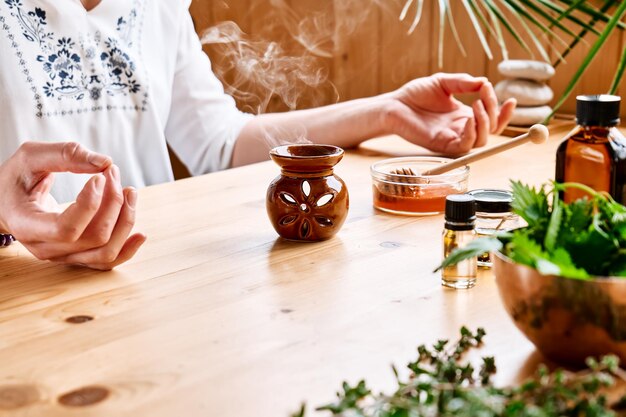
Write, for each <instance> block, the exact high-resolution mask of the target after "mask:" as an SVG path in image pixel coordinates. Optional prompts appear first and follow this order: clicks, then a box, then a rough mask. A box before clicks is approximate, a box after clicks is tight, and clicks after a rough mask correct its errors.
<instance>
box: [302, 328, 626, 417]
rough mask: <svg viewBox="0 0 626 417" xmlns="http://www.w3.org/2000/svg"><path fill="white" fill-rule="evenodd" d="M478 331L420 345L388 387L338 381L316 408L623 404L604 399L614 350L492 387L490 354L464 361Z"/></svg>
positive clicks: (489, 413)
mask: <svg viewBox="0 0 626 417" xmlns="http://www.w3.org/2000/svg"><path fill="white" fill-rule="evenodd" d="M484 336H485V331H484V330H483V329H481V328H479V329H478V330H477V331H476V332H471V331H470V330H468V329H467V328H465V327H464V328H462V329H461V336H460V338H459V340H458V341H457V342H456V343H454V344H451V343H449V342H448V341H447V340H440V341H438V342H437V343H435V344H434V345H433V346H432V347H431V348H428V347H426V346H425V345H421V346H419V347H418V348H417V352H418V357H417V359H415V360H414V361H413V362H410V363H409V364H408V365H407V368H408V371H409V374H408V377H406V378H403V377H402V376H400V372H398V371H397V370H396V368H393V372H394V374H395V376H396V380H397V384H398V387H397V389H396V390H395V391H394V392H393V393H391V394H382V393H381V394H374V393H373V392H372V391H371V390H370V389H369V388H368V387H367V384H366V383H365V381H363V380H361V381H359V382H358V383H357V384H356V385H354V386H352V385H350V384H348V383H347V382H344V383H343V386H342V390H341V391H339V392H338V393H337V400H336V401H335V402H333V403H330V404H327V405H324V406H322V407H318V408H317V410H318V411H327V412H330V413H331V414H332V415H333V416H335V417H349V416H350V417H422V416H424V417H435V416H441V417H448V416H456V417H470V416H471V417H476V416H480V417H500V416H502V417H531V416H532V417H550V416H555V417H556V416H559V417H561V416H563V417H566V416H572V417H574V416H576V417H582V416H588V417H591V416H593V417H609V416H615V415H616V414H615V411H616V410H621V409H622V407H623V405H624V404H626V398H622V399H621V400H619V401H617V402H615V403H612V404H611V403H610V401H609V400H608V398H607V396H606V391H607V389H608V388H610V387H612V386H614V384H615V381H616V379H622V380H623V379H624V377H623V373H624V372H623V371H622V370H621V369H620V368H619V360H618V359H617V358H616V357H614V356H606V357H604V358H602V359H601V360H600V361H596V360H594V359H588V360H587V366H588V369H586V370H584V371H580V372H578V373H571V372H566V371H563V370H557V371H555V372H553V373H550V372H548V369H547V368H546V367H545V366H543V365H542V366H540V367H539V368H538V370H537V372H536V375H535V376H534V377H533V378H531V379H529V380H528V381H526V382H525V383H523V384H521V385H519V386H514V387H507V388H498V387H496V386H494V385H493V383H492V381H491V379H492V376H493V375H494V374H495V373H496V363H495V359H494V358H493V357H483V358H482V361H481V365H480V367H479V368H478V369H476V368H475V367H474V366H473V365H472V364H471V363H469V362H466V361H464V359H463V358H464V356H465V354H466V353H467V352H468V351H469V350H471V349H473V348H477V347H480V346H481V345H482V343H483V338H484ZM305 411H306V410H305V406H304V405H303V406H302V408H301V409H300V411H299V412H298V413H296V414H294V415H293V416H292V417H304V416H305Z"/></svg>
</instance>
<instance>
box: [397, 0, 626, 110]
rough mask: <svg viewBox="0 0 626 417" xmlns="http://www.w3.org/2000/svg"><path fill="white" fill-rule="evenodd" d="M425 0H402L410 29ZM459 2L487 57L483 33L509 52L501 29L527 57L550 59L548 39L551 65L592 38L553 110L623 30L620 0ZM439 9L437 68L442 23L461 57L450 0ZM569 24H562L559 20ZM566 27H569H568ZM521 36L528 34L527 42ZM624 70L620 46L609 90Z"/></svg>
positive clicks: (625, 56) (624, 11)
mask: <svg viewBox="0 0 626 417" xmlns="http://www.w3.org/2000/svg"><path fill="white" fill-rule="evenodd" d="M424 1H425V0H406V2H405V4H404V8H403V9H402V12H401V14H400V19H401V20H405V19H408V18H409V16H410V14H411V11H412V10H414V12H413V21H412V24H411V27H410V29H409V32H413V31H414V30H415V29H416V28H417V27H418V26H419V23H420V21H422V19H423V18H424V16H423V13H422V11H423V8H424ZM452 1H459V2H460V3H461V4H462V5H463V9H464V10H465V12H466V13H467V15H468V17H469V20H470V22H471V24H472V26H473V28H474V31H475V32H476V35H477V38H478V40H479V41H480V44H481V45H482V48H483V50H484V51H485V54H486V55H487V56H488V57H489V59H493V52H492V51H491V48H490V47H489V42H488V37H489V36H491V37H493V38H494V39H495V40H496V41H497V43H498V46H499V47H500V49H501V51H502V57H503V58H504V59H508V57H509V53H508V49H507V44H506V41H505V36H504V34H505V33H507V32H508V33H509V34H510V35H511V36H512V37H513V39H514V40H515V42H517V43H518V44H520V45H521V46H522V48H524V50H526V51H527V52H528V54H529V55H530V57H531V58H533V59H534V58H536V54H535V52H537V53H538V54H539V57H540V58H541V59H543V60H544V61H546V62H550V57H549V54H548V51H547V50H546V48H545V46H544V42H543V41H544V40H546V39H547V40H549V43H550V46H551V49H552V50H553V51H555V52H556V55H557V59H556V61H555V62H554V63H553V65H554V66H555V67H557V66H558V65H559V64H560V63H561V62H564V60H565V58H566V57H567V55H568V54H569V53H570V51H572V50H573V49H574V48H575V47H576V46H577V45H579V44H580V43H581V41H583V42H586V38H587V37H589V36H595V37H596V39H595V40H594V41H593V42H592V43H591V48H590V50H589V52H588V53H587V55H586V56H585V58H584V59H583V60H582V61H581V63H580V64H579V67H578V69H577V71H576V72H575V74H574V76H573V77H572V79H571V80H570V81H569V83H568V84H567V86H566V87H565V90H564V91H563V94H562V95H561V97H560V98H559V99H558V101H557V103H556V105H555V106H554V110H553V113H552V114H551V115H550V117H549V118H548V119H550V118H551V117H552V116H553V115H554V113H555V112H556V111H557V110H558V109H559V108H560V107H561V106H562V105H563V103H564V102H565V100H567V98H568V97H569V95H570V94H571V93H572V91H573V90H574V88H575V87H576V85H577V84H578V82H579V81H580V80H581V78H582V76H583V74H584V73H585V71H586V70H587V68H589V65H590V64H591V62H592V61H593V60H594V58H596V56H597V55H598V53H599V52H600V51H601V50H602V48H603V47H604V46H605V45H606V44H607V40H608V39H609V37H610V36H611V34H612V33H614V32H615V31H616V30H619V31H623V30H624V29H626V24H625V23H624V22H623V19H624V16H625V15H626V1H622V0H602V5H601V7H600V8H596V6H595V5H594V4H595V3H598V2H592V1H589V0H452ZM437 4H438V9H439V29H438V33H439V40H438V51H439V54H438V56H439V67H440V68H441V67H442V66H443V45H444V36H445V32H446V27H447V25H449V26H450V28H451V31H452V34H453V36H454V38H455V41H456V42H455V43H456V44H457V45H458V46H459V49H460V51H461V53H462V54H463V55H464V56H466V52H465V48H464V47H463V42H462V39H461V37H460V36H459V35H458V30H457V27H456V23H455V20H454V18H453V15H452V7H451V0H437ZM566 21H567V22H569V24H565V22H566ZM570 27H571V28H572V29H570ZM524 38H529V39H530V40H531V42H532V46H531V45H528V42H526V41H525V40H524ZM625 69H626V48H624V51H623V53H622V56H621V59H620V62H619V64H618V67H617V68H616V70H615V75H614V78H613V81H612V83H611V86H610V88H609V90H608V93H609V94H615V92H616V91H617V89H618V87H619V85H620V81H621V80H622V78H623V76H624V72H625Z"/></svg>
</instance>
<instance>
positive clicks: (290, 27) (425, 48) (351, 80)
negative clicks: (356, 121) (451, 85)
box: [191, 0, 626, 115]
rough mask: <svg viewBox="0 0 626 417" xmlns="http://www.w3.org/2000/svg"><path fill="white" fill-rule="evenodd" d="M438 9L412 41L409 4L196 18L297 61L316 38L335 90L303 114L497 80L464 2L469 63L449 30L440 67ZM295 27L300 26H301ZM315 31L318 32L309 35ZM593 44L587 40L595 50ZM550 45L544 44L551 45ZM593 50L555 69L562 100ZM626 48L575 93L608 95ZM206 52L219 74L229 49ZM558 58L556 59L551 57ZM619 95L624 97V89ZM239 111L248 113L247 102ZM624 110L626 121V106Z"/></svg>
mask: <svg viewBox="0 0 626 417" xmlns="http://www.w3.org/2000/svg"><path fill="white" fill-rule="evenodd" d="M436 3H437V2H436V1H434V0H427V1H426V2H425V7H424V11H423V18H422V21H421V23H420V24H419V26H418V28H417V30H416V31H415V32H414V33H413V34H412V35H408V34H407V30H408V27H409V23H410V21H411V20H412V18H413V13H414V11H413V10H411V12H409V15H408V18H407V20H408V22H400V21H399V19H398V16H399V15H400V11H401V9H402V6H403V4H404V0H193V2H192V6H191V12H192V15H193V18H194V21H195V24H196V28H197V30H198V32H199V33H203V31H204V30H205V29H206V28H208V27H210V26H212V25H214V24H216V23H217V22H223V21H234V22H235V23H237V24H238V25H239V26H240V27H241V29H242V30H243V31H244V32H246V34H248V35H249V36H250V38H251V39H256V40H258V39H265V40H274V41H277V42H278V43H279V44H280V45H281V46H282V47H284V48H285V49H286V50H287V52H288V53H291V54H293V55H301V54H302V53H303V51H304V52H306V49H305V48H303V47H302V45H301V44H299V43H298V42H296V41H295V40H294V38H297V37H301V38H307V39H311V38H315V40H317V41H319V43H320V45H319V46H320V49H321V50H322V51H323V52H324V54H325V53H329V54H330V55H332V56H330V57H319V56H318V57H316V59H317V62H318V63H319V65H320V67H321V68H323V69H324V70H325V71H327V72H328V75H329V80H330V81H331V82H332V86H334V88H333V87H332V86H330V87H329V85H325V86H323V87H317V88H315V89H308V91H303V96H302V97H301V99H300V101H299V107H307V106H310V105H320V104H327V103H332V102H335V101H337V100H341V101H343V100H347V99H352V98H357V97H363V96H369V95H373V94H377V93H380V92H385V91H389V90H391V89H394V88H397V87H398V86H400V85H402V84H403V83H404V82H406V81H408V80H410V79H412V78H414V77H419V76H424V75H428V74H432V73H434V72H437V71H440V70H443V71H447V72H469V73H471V74H475V75H487V76H488V77H489V78H490V79H492V80H493V81H494V82H495V81H497V80H498V79H499V76H498V73H497V71H496V66H497V63H498V62H499V61H500V60H501V59H502V56H501V53H500V50H499V48H498V46H497V43H496V42H495V40H493V39H491V40H490V44H491V47H492V49H493V52H494V59H493V60H492V61H490V60H489V59H487V57H486V55H485V54H484V52H483V50H482V47H481V45H480V43H479V41H478V38H477V37H476V34H475V32H474V29H473V27H472V26H471V24H470V21H469V19H468V17H467V14H466V13H465V10H464V9H463V7H462V5H461V2H460V1H458V0H453V1H451V4H452V7H453V16H454V19H455V22H456V23H457V26H458V28H459V31H460V36H461V39H462V40H463V44H464V46H465V48H466V50H467V53H468V56H467V57H463V56H462V55H461V53H460V52H459V49H458V47H457V45H456V42H455V41H454V38H453V37H452V34H451V31H450V30H449V28H448V30H447V31H446V34H445V39H446V42H445V48H444V49H445V54H444V56H443V58H444V59H443V61H444V66H443V68H441V69H440V68H438V66H437V39H438V35H437V28H438V18H439V12H438V9H437V7H436ZM282 5H287V6H289V7H290V8H291V9H292V10H291V14H286V13H285V12H284V7H282ZM285 16H288V17H285ZM294 22H299V23H300V24H299V26H298V25H296V24H294ZM311 27H314V28H315V30H313V31H310V30H304V29H307V28H311ZM526 39H528V38H526ZM563 39H564V40H565V41H567V42H569V39H570V38H569V37H567V35H565V34H563ZM594 39H595V37H593V36H589V42H590V43H591V42H593V40H594ZM529 43H530V42H529ZM549 43H550V42H549V40H547V39H546V40H545V44H546V45H548V44H549ZM589 46H590V45H589V44H587V45H584V44H581V45H579V47H578V49H577V50H576V51H574V53H572V54H570V56H569V57H568V59H567V61H568V63H567V64H562V65H561V66H559V68H558V69H557V75H556V76H555V78H554V79H553V80H551V81H550V85H551V86H552V87H553V89H554V90H555V94H556V96H557V97H558V95H559V93H560V92H561V91H562V90H563V89H564V87H565V85H566V84H567V83H568V81H569V80H570V78H571V77H572V75H573V73H574V72H575V70H576V68H577V65H578V63H579V62H580V60H581V59H582V58H583V57H584V55H585V52H586V51H587V50H588V49H589ZM625 46H626V36H625V35H624V34H623V33H621V32H620V33H618V34H616V35H615V36H613V38H612V39H611V40H610V43H609V44H608V45H606V46H605V47H604V50H603V51H602V52H601V55H600V56H599V57H598V58H597V59H596V61H595V62H594V63H593V65H592V67H591V69H590V70H589V71H588V72H587V74H586V76H585V77H584V79H583V81H582V82H581V84H580V85H579V87H578V88H577V90H576V91H575V94H580V93H586V94H597V93H605V92H606V91H607V90H608V88H609V85H610V82H611V80H612V74H613V72H614V70H615V68H616V66H617V62H618V60H619V57H620V54H621V51H622V49H623V48H624V47H625ZM561 48H562V47H561ZM205 49H206V50H207V52H208V53H209V55H210V56H211V58H212V60H213V62H214V65H215V66H216V67H217V68H218V69H219V67H220V65H223V63H221V61H220V58H221V54H222V53H223V50H221V49H220V48H215V47H210V46H207V47H206V48H205ZM509 50H510V57H511V58H529V54H528V53H527V52H526V51H524V50H523V49H522V48H521V47H520V46H518V45H517V44H515V43H514V42H512V41H511V42H509ZM318 55H319V54H318ZM555 56H556V55H555V54H554V52H552V57H555ZM227 79H228V77H227ZM335 88H336V90H335ZM619 93H620V94H621V95H625V93H626V87H624V85H623V83H622V86H621V87H620V92H619ZM312 97H313V98H312ZM574 97H575V95H572V97H571V98H570V100H569V101H568V103H567V104H566V105H565V106H564V107H563V109H562V110H563V111H564V112H573V111H574V108H575V107H574ZM240 104H241V105H242V106H245V104H246V103H245V100H242V102H241V103H240ZM622 108H623V114H624V115H626V106H622ZM285 109H286V106H284V104H282V103H281V102H280V100H276V99H275V100H273V101H272V102H271V103H270V106H269V110H285Z"/></svg>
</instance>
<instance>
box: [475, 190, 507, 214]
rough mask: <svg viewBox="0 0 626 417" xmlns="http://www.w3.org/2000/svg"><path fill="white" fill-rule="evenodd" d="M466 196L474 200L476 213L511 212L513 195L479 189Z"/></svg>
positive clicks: (501, 191) (502, 191) (503, 191)
mask: <svg viewBox="0 0 626 417" xmlns="http://www.w3.org/2000/svg"><path fill="white" fill-rule="evenodd" d="M467 194H469V195H471V196H472V197H474V200H476V211H479V212H482V213H507V212H510V211H511V204H512V203H513V194H512V193H511V192H509V191H505V190H490V189H480V190H472V191H470V192H468V193H467Z"/></svg>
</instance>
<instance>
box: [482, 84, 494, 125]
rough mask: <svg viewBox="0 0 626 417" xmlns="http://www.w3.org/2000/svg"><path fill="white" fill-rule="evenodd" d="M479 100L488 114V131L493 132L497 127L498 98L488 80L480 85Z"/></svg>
mask: <svg viewBox="0 0 626 417" xmlns="http://www.w3.org/2000/svg"><path fill="white" fill-rule="evenodd" d="M480 100H481V101H482V104H483V106H484V109H485V110H486V111H487V114H488V115H489V126H490V130H489V132H490V133H495V132H496V130H497V128H498V111H499V110H498V98H497V97H496V92H495V90H494V89H493V85H491V83H490V82H486V83H485V84H483V85H482V87H480Z"/></svg>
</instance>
